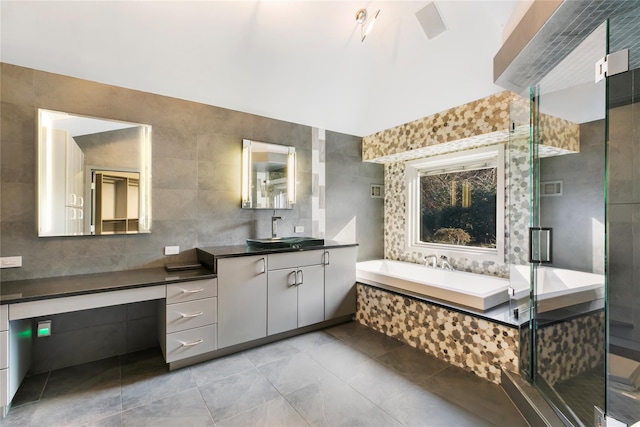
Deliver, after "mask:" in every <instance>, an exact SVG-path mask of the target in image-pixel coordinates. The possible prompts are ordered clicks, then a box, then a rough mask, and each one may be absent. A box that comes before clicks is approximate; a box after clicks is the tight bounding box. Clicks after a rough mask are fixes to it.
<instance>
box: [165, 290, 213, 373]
mask: <svg viewBox="0 0 640 427" xmlns="http://www.w3.org/2000/svg"><path fill="white" fill-rule="evenodd" d="M217 295H218V279H216V278H214V279H207V280H195V281H189V282H180V283H172V284H169V285H167V297H166V300H165V301H164V302H162V303H161V304H162V305H161V313H162V316H161V318H163V319H164V322H160V325H161V326H160V327H161V329H160V334H159V335H160V347H161V348H162V352H163V354H164V358H165V361H166V362H167V363H171V362H175V361H178V360H181V359H186V358H188V357H192V356H197V355H200V354H203V353H207V352H210V351H214V350H216V349H217V321H218V301H217Z"/></svg>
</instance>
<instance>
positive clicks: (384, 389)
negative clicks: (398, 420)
mask: <svg viewBox="0 0 640 427" xmlns="http://www.w3.org/2000/svg"><path fill="white" fill-rule="evenodd" d="M347 384H349V385H350V386H351V387H353V388H354V389H355V390H356V391H357V392H359V393H360V394H362V395H363V396H364V397H366V398H367V399H369V400H370V401H372V402H373V403H375V404H376V405H377V404H379V403H380V402H382V401H383V400H387V399H390V398H391V397H393V396H397V395H398V394H400V393H402V392H404V391H406V390H409V389H411V388H414V387H419V385H418V384H419V383H418V382H413V381H411V380H410V379H409V378H407V377H405V376H403V375H401V374H400V373H399V372H396V371H394V370H393V369H389V368H388V367H387V366H385V365H383V364H381V363H380V362H378V361H377V360H369V361H367V362H365V363H362V364H360V365H358V366H356V367H355V368H354V375H353V376H352V377H351V378H349V379H348V380H347Z"/></svg>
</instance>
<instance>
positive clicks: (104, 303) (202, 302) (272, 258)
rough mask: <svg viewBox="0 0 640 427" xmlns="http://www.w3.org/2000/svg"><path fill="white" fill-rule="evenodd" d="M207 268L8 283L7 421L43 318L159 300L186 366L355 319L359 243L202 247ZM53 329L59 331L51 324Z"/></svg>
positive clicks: (168, 350) (2, 359)
mask: <svg viewBox="0 0 640 427" xmlns="http://www.w3.org/2000/svg"><path fill="white" fill-rule="evenodd" d="M196 251H197V255H198V261H199V262H200V263H201V266H200V267H197V268H193V267H192V268H190V269H184V270H172V271H168V270H167V269H165V268H162V267H160V268H148V269H139V270H128V271H118V272H108V273H95V274H84V275H74V276H63V277H52V278H42V279H29V280H19V281H11V282H3V283H2V288H1V294H0V407H1V408H2V416H4V415H6V413H7V412H8V410H9V408H10V406H11V401H12V399H13V397H14V395H15V393H16V391H17V390H18V387H19V386H20V383H21V381H22V380H23V378H24V377H25V376H26V374H27V373H28V371H29V368H30V366H31V361H32V350H33V346H34V340H36V339H39V338H37V337H36V336H37V335H38V334H39V333H43V332H44V333H47V331H38V330H37V325H36V324H35V323H36V322H35V320H34V319H36V318H42V316H49V315H56V314H61V313H70V312H74V311H80V310H91V309H98V308H102V307H109V306H116V305H122V304H129V303H135V302H142V301H153V300H156V301H157V304H158V319H157V331H158V342H159V346H160V348H161V350H162V354H163V356H164V359H165V361H166V363H167V364H168V368H169V369H171V370H173V369H178V368H182V367H185V366H189V365H192V364H195V363H199V362H201V361H205V360H209V359H213V358H216V357H220V356H224V355H227V354H231V353H234V352H237V351H241V350H244V349H247V348H250V347H255V346H258V345H262V344H265V343H268V342H272V341H276V340H278V339H282V338H285V337H289V336H293V335H296V334H300V333H304V332H308V331H310V330H314V329H320V328H323V327H326V326H329V325H334V324H338V323H342V322H344V321H348V320H350V319H351V317H352V316H353V314H354V313H355V309H356V289H355V264H356V251H357V245H356V244H347V245H343V244H337V243H335V244H332V243H329V242H327V243H326V244H325V245H322V246H313V247H304V248H299V247H295V248H277V249H263V248H260V249H256V248H252V247H248V246H231V247H211V248H198V249H197V250H196ZM51 326H52V330H53V331H54V333H55V330H56V326H55V324H54V325H51Z"/></svg>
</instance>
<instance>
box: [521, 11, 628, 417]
mask: <svg viewBox="0 0 640 427" xmlns="http://www.w3.org/2000/svg"><path fill="white" fill-rule="evenodd" d="M624 49H628V59H629V69H630V70H631V71H626V72H621V73H617V74H615V75H607V76H606V78H604V76H601V77H598V74H603V73H602V71H603V68H602V67H601V65H602V62H601V60H602V59H603V58H605V57H606V56H607V54H609V53H614V52H618V51H621V50H624ZM639 50H640V8H638V9H636V10H634V11H632V12H630V13H626V14H624V15H621V16H614V17H610V18H609V19H608V20H607V21H606V22H603V23H602V25H600V26H599V27H598V28H597V29H596V30H595V31H594V32H592V33H591V34H590V35H589V36H588V37H587V38H586V39H585V40H584V41H583V42H582V43H581V44H580V45H579V46H578V47H576V48H575V49H574V50H573V51H572V52H571V53H570V54H569V55H567V56H566V57H565V58H564V60H563V61H562V62H560V63H559V64H558V65H557V66H556V67H555V68H554V69H553V70H551V71H550V72H549V73H547V74H546V75H545V77H544V78H543V79H542V80H541V81H539V82H537V83H535V84H534V85H532V86H531V88H530V94H529V105H528V112H529V136H528V143H529V146H528V150H527V152H528V156H529V158H528V160H529V181H528V183H529V200H528V203H529V205H530V215H529V218H528V219H529V224H528V228H529V236H528V239H529V259H528V260H526V262H525V263H521V264H526V265H528V273H529V277H528V279H529V284H530V289H529V290H530V299H529V314H530V320H529V321H528V322H527V323H526V325H525V326H524V327H523V336H524V339H521V342H522V351H521V372H522V373H523V375H525V376H526V377H528V379H529V380H530V381H531V382H532V383H533V384H534V385H535V386H536V388H537V389H538V390H539V391H540V392H541V393H542V394H543V396H544V397H545V398H546V400H547V401H548V402H549V403H551V405H552V406H553V407H554V408H555V409H556V412H557V413H558V414H559V415H560V417H561V418H562V419H563V421H564V422H565V424H567V425H575V426H592V425H593V426H597V425H609V422H610V423H611V424H612V425H614V422H618V421H619V422H622V423H624V424H617V425H632V424H634V423H636V422H639V421H640V120H639V119H640V104H639V103H638V101H639V100H640V70H638V68H639V67H640V52H639ZM623 55H625V54H623ZM599 61H600V62H599ZM596 64H599V65H596ZM606 65H607V64H604V66H606ZM604 70H606V68H604ZM512 109H513V107H512ZM512 114H513V111H512ZM520 116H522V112H520ZM521 121H522V119H521ZM511 275H512V282H513V280H514V278H513V277H514V272H513V268H512V271H511ZM605 423H606V424H605Z"/></svg>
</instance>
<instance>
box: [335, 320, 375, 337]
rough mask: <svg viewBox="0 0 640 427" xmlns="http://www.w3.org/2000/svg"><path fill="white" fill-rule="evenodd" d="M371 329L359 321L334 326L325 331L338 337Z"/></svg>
mask: <svg viewBox="0 0 640 427" xmlns="http://www.w3.org/2000/svg"><path fill="white" fill-rule="evenodd" d="M369 330H370V329H369V328H367V327H366V326H364V325H361V324H360V323H358V322H347V323H343V324H341V325H337V326H332V327H330V328H327V329H325V330H324V331H325V332H326V333H328V334H329V335H333V336H334V337H336V338H338V339H344V338H348V337H350V336H352V335H355V334H357V333H361V332H365V331H369Z"/></svg>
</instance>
